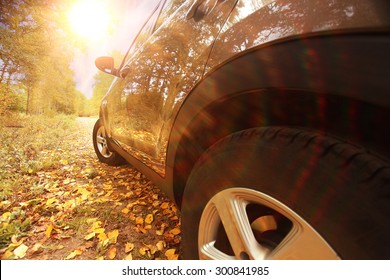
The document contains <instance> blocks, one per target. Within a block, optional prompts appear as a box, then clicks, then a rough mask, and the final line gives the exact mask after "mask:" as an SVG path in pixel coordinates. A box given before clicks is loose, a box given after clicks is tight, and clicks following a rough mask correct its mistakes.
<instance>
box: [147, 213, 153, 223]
mask: <svg viewBox="0 0 390 280" xmlns="http://www.w3.org/2000/svg"><path fill="white" fill-rule="evenodd" d="M152 222H153V215H152V214H148V215H146V218H145V223H147V224H151V223H152Z"/></svg>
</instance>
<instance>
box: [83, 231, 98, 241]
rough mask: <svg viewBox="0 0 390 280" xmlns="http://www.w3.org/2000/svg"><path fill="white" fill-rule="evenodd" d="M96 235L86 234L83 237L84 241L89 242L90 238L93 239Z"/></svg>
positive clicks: (93, 233)
mask: <svg viewBox="0 0 390 280" xmlns="http://www.w3.org/2000/svg"><path fill="white" fill-rule="evenodd" d="M95 235H96V233H95V232H91V233H90V234H88V235H87V236H85V237H84V239H85V240H90V239H92V238H94V237H95Z"/></svg>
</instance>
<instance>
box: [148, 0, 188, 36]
mask: <svg viewBox="0 0 390 280" xmlns="http://www.w3.org/2000/svg"><path fill="white" fill-rule="evenodd" d="M185 1H186V0H167V1H165V4H164V7H163V10H162V11H161V13H160V16H159V18H158V20H157V23H156V26H155V30H156V29H158V28H159V27H160V26H161V24H163V22H164V21H166V20H167V19H168V18H170V17H171V16H172V15H173V14H174V13H175V12H176V11H177V10H178V9H179V7H180V6H181V5H182V4H183V3H184V2H185Z"/></svg>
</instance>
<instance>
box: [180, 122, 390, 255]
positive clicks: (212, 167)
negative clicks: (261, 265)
mask: <svg viewBox="0 0 390 280" xmlns="http://www.w3.org/2000/svg"><path fill="white" fill-rule="evenodd" d="M389 182H390V172H389V168H388V162H387V161H386V160H382V159H379V158H378V157H376V156H374V155H372V154H369V153H368V152H367V151H365V150H364V149H361V148H359V147H357V146H354V145H351V144H348V143H346V142H342V141H340V140H336V139H333V138H330V137H327V136H324V135H320V134H317V133H314V132H306V131H300V130H296V129H290V128H277V127H271V128H258V129H251V130H246V131H242V132H239V133H235V134H233V135H231V136H229V137H226V138H224V139H223V140H221V141H219V142H218V143H216V144H215V145H213V146H212V147H211V148H210V149H209V150H208V151H207V152H206V153H205V154H204V156H202V158H201V159H200V160H199V161H198V163H197V164H196V165H195V167H194V169H193V171H192V172H191V175H190V177H189V179H188V181H187V184H186V188H185V191H184V197H183V201H182V221H183V223H182V228H183V232H182V238H183V250H184V258H185V259H197V258H206V259H209V258H211V259H214V258H215V259H217V258H227V259H228V258H235V259H248V258H249V259H257V258H260V259H278V258H282V259H283V258H297V259H328V258H330V259H332V258H335V259H337V258H341V259H390V241H389V236H390V185H389ZM233 193H234V195H232V194H233ZM230 197H232V198H231V199H230ZM218 199H219V200H218ZM210 201H211V202H210ZM242 201H243V202H242ZM244 202H245V203H244ZM241 203H242V205H246V203H248V206H245V209H244V210H241V212H237V211H239V210H237V209H240V208H244V207H242V206H241ZM215 205H217V207H216V206H215ZM236 208H237V209H236ZM210 209H211V210H210ZM242 211H244V212H242ZM232 212H234V213H236V212H237V213H241V214H239V215H238V214H237V217H238V218H237V217H235V214H232ZM202 213H203V216H202ZM227 213H228V214H227ZM242 213H244V214H242ZM229 217H232V218H231V219H230V220H229ZM221 221H222V223H221ZM254 221H255V222H254ZM257 221H259V222H260V228H262V229H259V227H258V226H256V228H255V227H254V226H253V225H252V222H253V224H255V223H257ZM240 223H242V224H244V225H243V226H239V227H238V230H237V224H240ZM222 224H223V226H222ZM299 228H305V229H306V233H307V232H309V233H310V234H312V235H310V236H309V237H308V236H304V237H300V235H299V234H301V233H297V230H298V231H299ZM244 229H249V233H248V232H246V231H245V230H244ZM234 230H236V231H237V232H240V233H241V234H242V236H244V235H245V238H247V239H248V240H249V239H250V240H252V241H251V242H249V241H248V242H246V241H239V242H238V243H240V242H242V244H241V245H237V244H235V243H236V241H237V238H238V240H240V238H241V235H239V237H235V236H234V234H235V231H234ZM198 231H199V232H198ZM294 234H295V235H297V234H298V237H297V239H296V240H301V241H304V242H301V243H299V242H295V241H294V242H293V241H291V240H294V238H295V237H294ZM302 234H303V233H302ZM228 236H229V237H228ZM312 237H313V238H314V239H311V238H312ZM245 238H244V239H245ZM247 239H245V240H247ZM213 240H215V243H214V242H213ZM253 240H254V241H255V242H253ZM199 242H200V243H201V245H199V244H198V243H199ZM208 242H209V243H208ZM289 242H290V243H289ZM232 243H233V244H232ZM206 244H208V245H207V246H206ZM201 246H202V250H203V251H204V252H203V251H202V253H201V254H198V251H199V248H200V247H201ZM256 246H258V248H257V249H256V248H253V247H256ZM327 246H328V247H327ZM328 249H329V251H327V250H328ZM259 252H260V253H261V254H258V253H259Z"/></svg>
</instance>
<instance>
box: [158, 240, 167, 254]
mask: <svg viewBox="0 0 390 280" xmlns="http://www.w3.org/2000/svg"><path fill="white" fill-rule="evenodd" d="M166 246H167V244H166V243H165V241H163V240H160V241H159V242H157V244H156V247H157V249H158V250H159V251H162V250H163V249H164V248H165V247H166Z"/></svg>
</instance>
